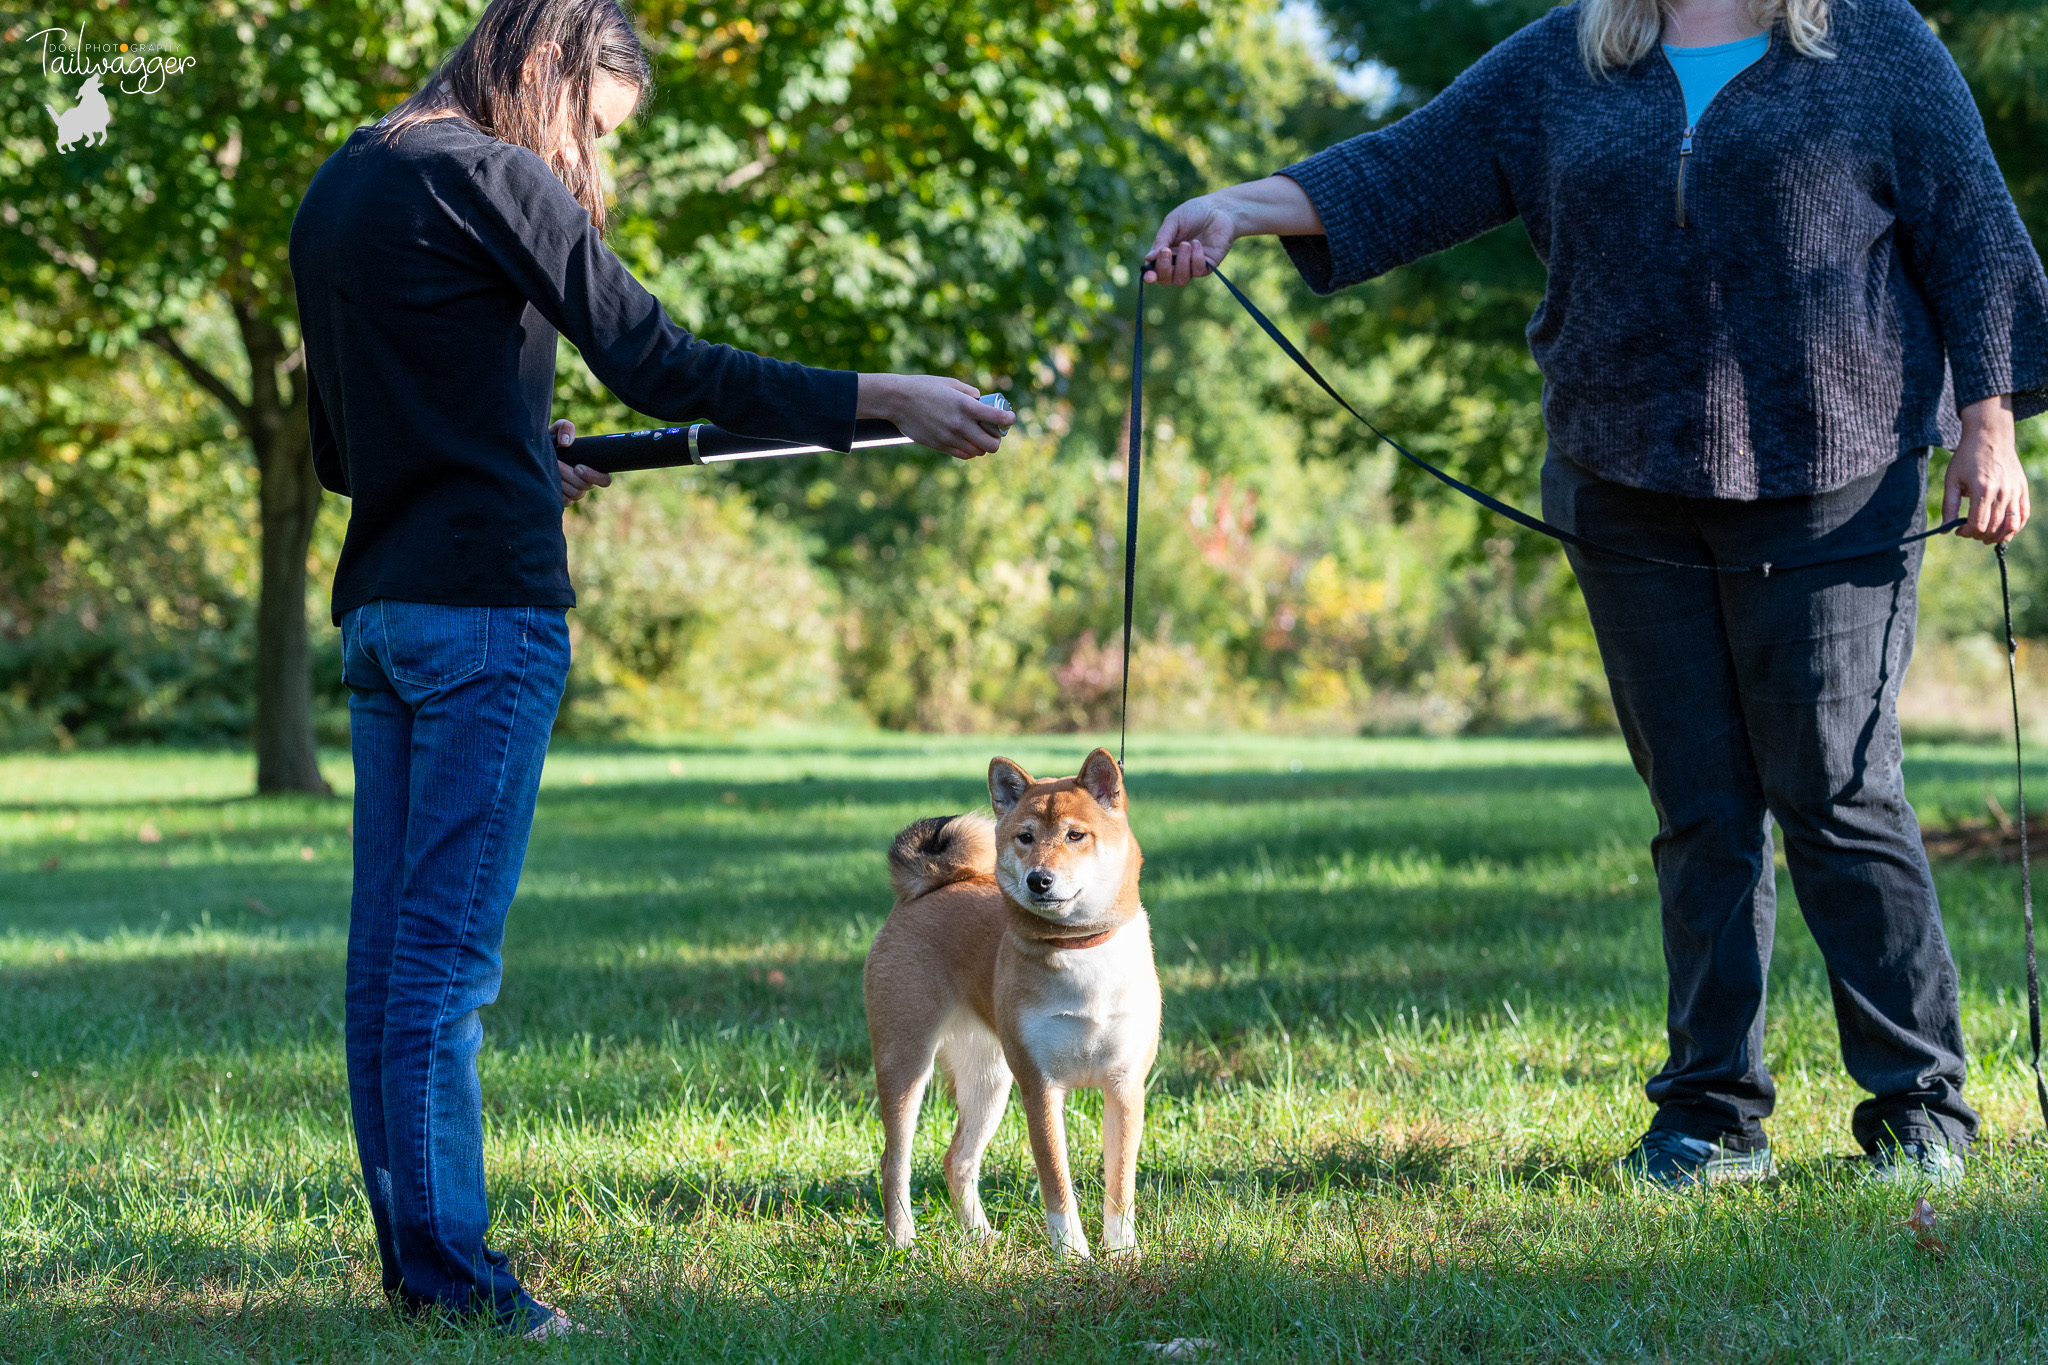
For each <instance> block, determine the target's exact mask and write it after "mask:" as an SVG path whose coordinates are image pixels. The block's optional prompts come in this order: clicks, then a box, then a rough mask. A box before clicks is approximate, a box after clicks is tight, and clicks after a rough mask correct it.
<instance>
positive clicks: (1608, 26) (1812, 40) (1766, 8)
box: [1579, 0, 1835, 76]
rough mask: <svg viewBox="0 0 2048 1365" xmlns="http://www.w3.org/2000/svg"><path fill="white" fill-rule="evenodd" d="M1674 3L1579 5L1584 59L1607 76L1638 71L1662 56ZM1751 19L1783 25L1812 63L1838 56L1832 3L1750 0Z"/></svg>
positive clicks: (1608, 0)
mask: <svg viewBox="0 0 2048 1365" xmlns="http://www.w3.org/2000/svg"><path fill="white" fill-rule="evenodd" d="M1667 13H1668V0H1579V55H1580V56H1581V57H1582V58H1584V59H1585V62H1586V69H1587V70H1588V71H1590V72H1592V73H1593V74H1594V75H1596V76H1604V75H1606V74H1607V73H1608V72H1609V71H1611V70H1613V69H1614V68H1615V67H1618V66H1634V65H1635V64H1636V63H1637V62H1639V61H1641V60H1642V59H1643V58H1645V57H1647V56H1649V55H1650V54H1651V53H1652V52H1654V51H1656V50H1657V42H1658V40H1659V39H1660V38H1662V37H1663V35H1664V20H1665V18H1666V15H1667ZM1749 16H1750V18H1751V19H1753V20H1755V21H1756V23H1757V24H1758V25H1760V26H1761V27H1763V28H1770V27H1771V26H1772V25H1773V24H1776V23H1778V22H1779V21H1781V20H1782V21H1783V22H1784V25H1785V36H1786V37H1788V38H1790V39H1791V40H1792V46H1793V47H1795V48H1797V49H1798V50H1799V52H1800V53H1801V54H1803V55H1804V56H1808V57H1819V58H1823V59H1825V58H1829V57H1832V56H1834V55H1835V53H1834V49H1832V48H1830V47H1829V46H1828V43H1827V38H1828V0H1749Z"/></svg>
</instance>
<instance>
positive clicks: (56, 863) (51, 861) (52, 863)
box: [43, 858, 64, 872]
mask: <svg viewBox="0 0 2048 1365" xmlns="http://www.w3.org/2000/svg"><path fill="white" fill-rule="evenodd" d="M62 866H64V860H63V859H62V858H45V859H43V871H45V872H55V871H56V870H57V869H58V868H60V867H62Z"/></svg>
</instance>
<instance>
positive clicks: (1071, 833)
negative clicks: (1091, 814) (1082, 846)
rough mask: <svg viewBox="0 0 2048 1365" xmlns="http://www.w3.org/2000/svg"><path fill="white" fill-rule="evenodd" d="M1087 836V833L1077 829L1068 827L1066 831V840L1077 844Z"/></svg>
mask: <svg viewBox="0 0 2048 1365" xmlns="http://www.w3.org/2000/svg"><path fill="white" fill-rule="evenodd" d="M1087 837H1088V836H1087V835H1085V834H1083V833H1082V832H1081V831H1080V830H1078V829H1070V830H1068V831H1067V842H1068V843H1070V844H1078V843H1080V842H1081V841H1082V840H1083V839H1085V838H1087Z"/></svg>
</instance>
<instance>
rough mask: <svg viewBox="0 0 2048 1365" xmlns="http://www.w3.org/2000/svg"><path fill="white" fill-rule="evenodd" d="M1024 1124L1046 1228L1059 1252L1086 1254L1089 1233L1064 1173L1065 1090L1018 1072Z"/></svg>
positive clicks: (1072, 1189)
mask: <svg viewBox="0 0 2048 1365" xmlns="http://www.w3.org/2000/svg"><path fill="white" fill-rule="evenodd" d="M1017 1079H1018V1089H1019V1090H1021V1091H1023V1092H1024V1124H1025V1126H1026V1127H1027V1128H1028V1129H1029V1130H1030V1132H1031V1158H1032V1160H1033V1161H1034V1162H1036V1163H1037V1165H1038V1189H1039V1193H1040V1194H1042V1195H1043V1196H1044V1197H1045V1230H1046V1231H1047V1232H1048V1233H1050V1234H1051V1235H1052V1246H1053V1250H1054V1251H1055V1252H1057V1253H1059V1254H1060V1255H1062V1256H1086V1255H1087V1254H1088V1234H1087V1233H1085V1232H1083V1231H1082V1230H1081V1210H1080V1207H1079V1206H1078V1205H1077V1204H1075V1202H1074V1182H1073V1181H1072V1180H1071V1179H1069V1178H1068V1175H1067V1093H1066V1091H1064V1090H1061V1089H1060V1088H1059V1087H1057V1086H1054V1085H1051V1084H1049V1083H1047V1082H1046V1081H1044V1080H1041V1079H1040V1078H1038V1077H1035V1076H1034V1077H1030V1078H1028V1079H1027V1078H1026V1077H1023V1076H1019V1077H1018V1078H1017Z"/></svg>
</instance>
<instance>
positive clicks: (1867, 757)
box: [1543, 451, 1977, 1150]
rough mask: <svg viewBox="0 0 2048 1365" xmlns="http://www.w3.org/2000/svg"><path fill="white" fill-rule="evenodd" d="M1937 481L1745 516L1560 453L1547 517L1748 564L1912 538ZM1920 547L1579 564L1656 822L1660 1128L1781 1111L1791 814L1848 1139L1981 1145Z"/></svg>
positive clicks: (1590, 531)
mask: <svg viewBox="0 0 2048 1365" xmlns="http://www.w3.org/2000/svg"><path fill="white" fill-rule="evenodd" d="M1926 488H1927V459H1926V456H1925V454H1924V453H1923V454H1921V455H1919V456H1917V457H1911V456H1909V457H1907V458H1904V459H1901V460H1899V461H1897V462H1896V463H1894V464H1892V465H1890V466H1889V467H1887V468H1885V469H1883V470H1880V471H1878V472H1877V473H1874V474H1871V475H1868V476H1866V477H1864V478H1861V479H1857V480H1855V481H1854V482H1852V483H1850V484H1848V485H1846V486H1845V487H1842V488H1839V489H1835V490H1832V491H1830V492H1827V493H1821V494H1817V495H1814V496H1811V497H1794V498H1765V499H1760V500H1758V501H1755V502H1736V501H1730V500H1724V499H1717V498H1687V497H1679V496H1675V495H1673V494H1668V493H1655V492H1650V491H1648V490H1645V489H1640V488H1630V487H1627V486H1625V485H1622V484H1618V483H1612V482H1608V481H1606V480H1602V479H1600V478H1597V477H1595V476H1594V475H1593V474H1591V473H1589V472H1588V471H1586V470H1585V469H1583V468H1581V467H1579V466H1578V465H1575V464H1573V463H1572V462H1571V461H1570V460H1568V459H1566V458H1564V456H1563V455H1562V454H1561V453H1559V452H1556V451H1553V452H1551V455H1550V458H1549V460H1548V461H1547V462H1546V463H1545V464H1544V467H1543V513H1544V515H1545V516H1546V517H1548V518H1549V519H1550V520H1551V521H1553V522H1555V523H1556V524H1558V525H1559V526H1562V527H1564V528H1566V529H1567V530H1575V531H1577V532H1578V533H1579V534H1581V535H1584V536H1588V537H1590V538H1592V539H1595V540H1599V541H1602V542H1604V543H1606V544H1609V545H1612V546H1614V547H1615V548H1616V549H1621V550H1631V551H1634V552H1635V553H1638V554H1650V555H1656V556H1658V557H1660V558H1665V559H1675V560H1683V561H1685V562H1687V563H1692V564H1757V563H1762V562H1766V561H1771V560H1776V561H1779V562H1783V561H1785V560H1788V559H1792V558H1794V557H1796V556H1799V555H1803V554H1808V553H1812V552H1815V551H1826V550H1830V549H1838V550H1842V551H1847V550H1853V549H1856V548H1858V547H1861V546H1865V545H1875V544H1882V543H1883V542H1884V541H1886V540H1890V539H1894V538H1897V537H1901V536H1905V535H1909V534H1911V533H1913V532H1916V531H1919V530H1921V529H1922V528H1923V526H1924V524H1925V518H1926ZM1920 549H1921V547H1920V546H1919V545H1917V544H1916V545H1912V546H1909V547H1907V548H1905V549H1901V550H1894V551H1890V552H1888V553H1885V554H1876V555H1866V556H1863V557H1861V558H1858V559H1853V560H1849V561H1846V562H1843V563H1838V564H1821V565H1815V566H1814V567H1812V568H1807V569H1788V570H1785V571H1783V572H1780V573H1773V574H1771V575H1769V576H1768V577H1766V576H1764V575H1761V574H1713V573H1703V572H1700V571H1699V570H1696V569H1667V568H1662V567H1659V566H1657V565H1654V564H1640V563H1635V562H1632V561H1628V560H1623V559H1618V558H1616V557H1614V556H1612V555H1603V554H1599V553H1597V552H1593V551H1586V550H1580V549H1577V548H1571V549H1568V550H1567V553H1568V554H1569V556H1570V558H1571V564H1572V568H1573V570H1574V571H1575V572H1576V573H1577V574H1578V578H1579V587H1580V590H1581V591H1582V592H1583V593H1584V594H1585V598H1586V611H1587V614H1588V615H1589V616H1590V617H1591V618H1592V622H1593V633H1594V635H1595V637H1596V638H1597V639H1598V640H1599V643H1600V658H1601V662H1602V663H1603V664H1604V665H1605V666H1606V670H1607V681H1608V685H1609V687H1610V688H1611V689H1612V691H1613V695H1614V713H1615V717H1616V718H1617V719H1618V720H1619V721H1620V723H1621V730H1622V734H1623V735H1624V736H1626V738H1627V740H1628V748H1629V754H1630V756H1631V757H1632V758H1633V759H1634V760H1635V765H1636V770H1637V771H1638V772H1639V773H1641V774H1642V776H1643V780H1644V781H1645V782H1646V783H1647V784H1648V785H1649V788H1650V800H1651V803H1652V804H1653V805H1654V806H1655V807H1656V810H1657V824H1658V829H1657V837H1656V838H1655V840H1654V841H1652V843H1651V845H1650V856H1651V859H1652V862H1653V863H1654V865H1655V867H1656V869H1657V891H1658V895H1659V897H1660V898H1661V899H1662V902H1663V920H1664V926H1663V927H1664V960H1665V965H1666V967H1667V968H1668V970H1669V972H1670V979H1671V989H1670V998H1669V1006H1668V1014H1667V1019H1666V1028H1667V1032H1668V1034H1669V1038H1670V1045H1671V1053H1670V1059H1669V1060H1668V1061H1666V1062H1665V1064H1664V1068H1663V1070H1661V1071H1659V1072H1658V1073H1657V1075H1656V1076H1655V1077H1653V1078H1652V1079H1651V1080H1650V1083H1649V1085H1648V1087H1647V1090H1648V1093H1649V1098H1650V1100H1651V1102H1652V1103H1654V1104H1656V1106H1657V1117H1656V1119H1655V1120H1654V1121H1653V1123H1652V1126H1653V1127H1659V1128H1673V1129H1676V1130H1678V1131H1679V1132H1682V1133H1685V1134H1687V1135H1689V1136H1692V1137H1697V1138H1705V1139H1709V1140H1712V1139H1722V1140H1725V1141H1727V1142H1728V1143H1729V1145H1731V1146H1736V1147H1744V1146H1753V1145H1755V1144H1756V1143H1759V1142H1761V1141H1762V1140H1763V1128H1762V1121H1763V1119H1765V1118H1767V1117H1768V1116H1769V1115H1770V1113H1771V1108H1772V1105H1773V1103H1774V1101H1775V1099H1776V1095H1777V1090H1776V1086H1775V1085H1774V1084H1773V1083H1772V1081H1771V1073H1770V1070H1769V1068H1767V1067H1766V1066H1765V1064H1764V1054H1763V1043H1764V985H1765V981H1766V979H1767V978H1768V976H1769V975H1770V965H1771V942H1772V938H1773V936H1774V933H1775V926H1776V922H1777V878H1776V874H1775V873H1774V871H1773V867H1772V861H1773V860H1772V852H1771V833H1770V824H1771V819H1772V817H1773V816H1775V817H1776V818H1777V822H1778V827H1779V828H1780V829H1781V830H1782V831H1783V832H1784V835H1785V863H1786V866H1787V867H1788V868H1789V869H1790V871H1791V874H1792V885H1793V887H1794V888H1795V889H1796V890H1797V891H1798V893H1799V910H1800V913H1801V914H1802V915H1804V916H1805V918H1806V924H1807V927H1808V928H1809V929H1811V930H1812V931H1813V937H1814V941H1815V942H1816V943H1817V944H1818V945H1819V946H1820V950H1821V955H1822V957H1823V958H1825V959H1826V961H1827V971H1828V985H1829V987H1830V990H1831V992H1832V994H1833V997H1834V1005H1835V1025H1836V1030H1837V1033H1838V1034H1839V1036H1840V1039H1841V1045H1842V1062H1843V1064H1844V1065H1845V1066H1846V1067H1847V1068H1848V1071H1849V1074H1850V1075H1851V1076H1853V1077H1854V1078H1855V1079H1856V1081H1857V1082H1858V1083H1859V1084H1860V1085H1862V1086H1863V1088H1864V1089H1866V1090H1868V1091H1869V1092H1870V1095H1871V1098H1869V1099H1867V1100H1865V1101H1863V1102H1862V1103H1861V1104H1859V1105H1858V1106H1857V1107H1856V1113H1855V1116H1854V1120H1853V1122H1852V1124H1851V1131H1852V1132H1853V1133H1854V1135H1855V1137H1856V1140H1857V1141H1858V1142H1859V1143H1861V1144H1862V1145H1863V1146H1864V1148H1865V1149H1866V1150H1869V1149H1873V1148H1875V1147H1876V1146H1877V1145H1879V1144H1881V1143H1884V1142H1887V1141H1890V1140H1900V1141H1931V1142H1936V1143H1940V1144H1943V1145H1946V1146H1949V1147H1953V1148H1956V1149H1959V1150H1960V1149H1963V1148H1966V1147H1968V1146H1969V1144H1970V1140H1971V1139H1972V1137H1974V1136H1975V1134H1976V1131H1977V1115H1976V1113H1975V1112H1974V1111H1973V1110H1972V1109H1971V1108H1970V1106H1969V1105H1968V1104H1966V1103H1965V1102H1964V1101H1963V1072H1964V1061H1963V1028H1962V1019H1961V1015H1960V1010H1959V1005H1958V999H1957V984H1956V968H1955V963H1954V961H1953V960H1952V959H1951V958H1950V956H1949V950H1948V940H1947V938H1946V937H1945V935H1944V934H1943V932H1942V925H1941V907H1940V905H1939V904H1938V903H1937V902H1936V900H1935V895H1934V878H1933V876H1932V875H1931V874H1930V873H1929V871H1928V867H1927V854H1926V851H1925V849H1924V848H1923V847H1922V846H1921V843H1920V826H1919V821H1918V820H1917V819H1915V818H1914V815H1913V808H1912V806H1911V805H1909V804H1908V803H1907V801H1906V789H1905V778H1904V775H1903V773H1902V772H1901V768H1900V759H1901V757H1902V755H1901V751H1900V744H1899V717H1898V696H1899V684H1900V681H1901V680H1902V679H1903V678H1904V677H1905V673H1906V663H1907V661H1908V660H1909V659H1911V658H1912V655H1913V633H1914V624H1915V614H1916V596H1915V592H1916V588H1917V586H1918V583H1919V574H1920Z"/></svg>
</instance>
